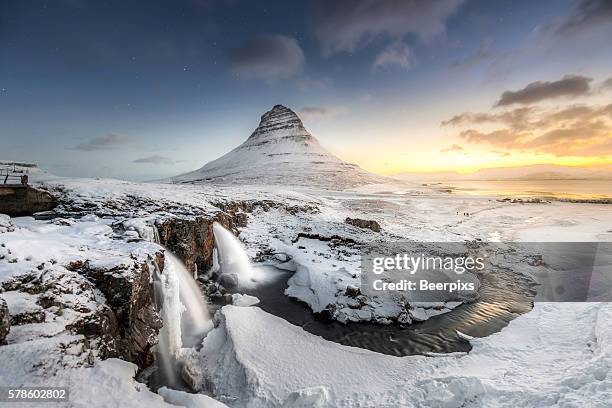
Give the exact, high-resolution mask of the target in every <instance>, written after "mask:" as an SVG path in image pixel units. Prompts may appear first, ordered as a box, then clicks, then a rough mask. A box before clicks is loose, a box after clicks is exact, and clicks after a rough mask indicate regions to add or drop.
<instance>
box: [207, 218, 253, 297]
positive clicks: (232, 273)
mask: <svg viewBox="0 0 612 408" xmlns="http://www.w3.org/2000/svg"><path fill="white" fill-rule="evenodd" d="M213 234H214V235H215V243H216V246H217V254H218V260H219V267H220V268H221V272H222V277H225V278H230V279H226V281H231V279H232V278H234V277H235V278H236V281H237V283H238V285H239V286H242V287H244V286H250V285H252V283H253V279H254V276H253V273H254V271H253V267H252V266H251V262H250V261H249V257H248V255H247V254H246V252H245V251H244V249H243V248H242V245H241V243H240V241H238V239H237V238H236V237H235V236H234V235H233V234H232V233H231V232H229V231H228V230H226V229H225V228H223V226H221V224H219V223H218V222H215V223H213Z"/></svg>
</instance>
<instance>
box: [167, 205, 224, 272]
mask: <svg viewBox="0 0 612 408" xmlns="http://www.w3.org/2000/svg"><path fill="white" fill-rule="evenodd" d="M215 221H216V222H218V223H219V224H221V225H223V226H224V227H225V228H227V229H229V230H232V231H234V232H235V231H236V227H235V224H234V222H233V220H232V218H231V217H230V216H229V215H228V214H225V213H218V214H216V215H215V216H197V217H188V218H169V219H166V220H164V221H162V222H161V223H159V224H158V225H157V230H158V232H159V240H160V244H162V245H164V246H165V247H166V248H168V249H169V250H170V251H172V253H174V254H175V255H176V256H178V257H179V258H180V259H181V260H182V261H183V262H184V263H185V266H186V267H187V270H189V271H190V272H194V271H206V270H208V269H209V268H210V267H211V266H212V256H213V248H214V246H215V238H214V235H213V231H212V226H213V223H214V222H215Z"/></svg>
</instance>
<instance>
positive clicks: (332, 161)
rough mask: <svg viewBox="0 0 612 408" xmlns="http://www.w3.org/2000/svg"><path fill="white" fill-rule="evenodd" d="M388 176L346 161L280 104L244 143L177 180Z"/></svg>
mask: <svg viewBox="0 0 612 408" xmlns="http://www.w3.org/2000/svg"><path fill="white" fill-rule="evenodd" d="M382 180H384V178H383V177H380V176H376V175H374V174H371V173H368V172H367V171H365V170H363V169H361V168H360V167H359V166H357V165H356V164H351V163H347V162H344V161H342V160H341V159H339V158H338V157H336V156H335V155H333V154H332V153H330V152H329V151H327V150H326V149H325V148H323V147H322V146H321V145H320V144H319V141H318V140H317V139H316V138H315V137H314V136H312V135H311V134H310V133H309V132H308V131H307V130H306V128H305V127H304V125H303V123H302V121H301V120H300V118H299V117H298V116H297V115H296V114H295V112H293V111H292V110H291V109H289V108H287V107H285V106H282V105H276V106H274V107H273V108H272V109H271V110H270V111H268V112H266V113H264V114H263V115H262V116H261V121H260V123H259V126H258V127H257V129H255V131H254V132H253V133H252V134H251V136H250V137H249V138H248V139H247V140H246V141H245V142H244V143H243V144H241V145H240V146H238V147H237V148H235V149H234V150H232V151H231V152H229V153H227V154H226V155H224V156H222V157H220V158H218V159H217V160H214V161H212V162H210V163H207V164H206V165H205V166H204V167H202V168H200V169H199V170H196V171H193V172H191V173H187V174H183V175H180V176H177V177H174V178H172V179H171V180H170V181H171V182H175V183H221V184H226V183H230V184H233V183H237V184H290V185H306V186H320V187H325V188H332V189H343V188H347V187H353V186H357V185H362V184H368V183H376V182H381V181H382Z"/></svg>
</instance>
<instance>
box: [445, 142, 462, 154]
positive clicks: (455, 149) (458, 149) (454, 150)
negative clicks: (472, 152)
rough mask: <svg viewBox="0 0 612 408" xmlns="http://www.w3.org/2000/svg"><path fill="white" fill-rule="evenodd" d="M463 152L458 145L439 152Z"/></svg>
mask: <svg viewBox="0 0 612 408" xmlns="http://www.w3.org/2000/svg"><path fill="white" fill-rule="evenodd" d="M463 150H465V149H464V148H463V147H461V146H459V145H458V144H454V145H452V146H449V147H447V148H446V149H442V150H440V153H450V152H460V151H463Z"/></svg>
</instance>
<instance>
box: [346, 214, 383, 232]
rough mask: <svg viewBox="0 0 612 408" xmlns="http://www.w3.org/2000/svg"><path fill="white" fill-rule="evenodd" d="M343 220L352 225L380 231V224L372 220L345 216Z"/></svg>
mask: <svg viewBox="0 0 612 408" xmlns="http://www.w3.org/2000/svg"><path fill="white" fill-rule="evenodd" d="M344 222H346V223H347V224H349V225H352V226H354V227H358V228H365V229H369V230H372V231H374V232H380V224H379V223H378V222H376V221H374V220H362V219H360V218H349V217H346V220H344Z"/></svg>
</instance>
